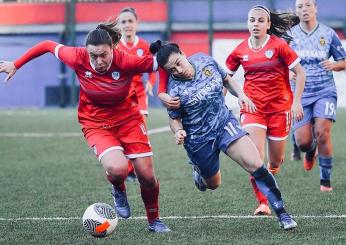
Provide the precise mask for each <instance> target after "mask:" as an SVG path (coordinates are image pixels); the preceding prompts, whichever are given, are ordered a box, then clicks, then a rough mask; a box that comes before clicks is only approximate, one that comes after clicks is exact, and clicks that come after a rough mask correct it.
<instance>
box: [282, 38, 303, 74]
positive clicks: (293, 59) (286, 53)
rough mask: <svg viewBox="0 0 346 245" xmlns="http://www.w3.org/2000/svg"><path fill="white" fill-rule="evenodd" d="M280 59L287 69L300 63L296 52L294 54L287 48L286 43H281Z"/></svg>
mask: <svg viewBox="0 0 346 245" xmlns="http://www.w3.org/2000/svg"><path fill="white" fill-rule="evenodd" d="M280 57H281V58H282V59H283V60H284V61H285V63H286V64H287V66H288V69H292V68H293V67H295V66H296V65H297V64H298V63H299V62H300V58H299V57H298V55H297V54H296V52H294V50H293V49H292V48H290V46H288V43H287V42H286V41H282V44H281V46H280Z"/></svg>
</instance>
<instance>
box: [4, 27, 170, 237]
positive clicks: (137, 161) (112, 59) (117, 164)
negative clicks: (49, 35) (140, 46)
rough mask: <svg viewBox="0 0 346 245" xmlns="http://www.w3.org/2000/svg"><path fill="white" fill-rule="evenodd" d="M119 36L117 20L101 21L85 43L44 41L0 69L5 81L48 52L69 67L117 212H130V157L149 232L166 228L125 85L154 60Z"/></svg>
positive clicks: (147, 145)
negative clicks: (122, 45)
mask: <svg viewBox="0 0 346 245" xmlns="http://www.w3.org/2000/svg"><path fill="white" fill-rule="evenodd" d="M120 37H121V33H120V30H119V29H118V28H117V27H116V22H110V23H103V24H100V25H98V26H97V28H96V29H95V30H92V31H90V32H89V34H88V35H87V38H86V44H85V46H86V47H67V46H64V45H62V44H59V43H56V42H53V41H43V42H40V43H39V44H37V45H35V46H34V47H32V48H31V49H29V50H28V51H27V52H26V53H25V54H24V55H23V56H22V57H20V58H19V59H18V60H16V61H15V62H9V61H1V63H0V72H5V73H8V76H7V77H6V81H8V80H9V79H10V78H11V77H12V76H13V75H14V74H15V73H16V71H17V69H20V68H21V67H22V66H23V65H24V64H26V63H27V62H29V61H30V60H32V59H34V58H36V57H39V56H41V55H43V54H45V53H47V52H50V53H52V54H54V55H55V56H56V57H57V58H58V59H59V60H61V61H62V62H63V63H65V64H67V65H68V66H70V67H71V68H72V69H73V70H74V71H75V73H76V75H77V77H78V79H79V81H80V94H79V106H78V121H79V123H80V124H81V128H82V131H83V133H84V137H85V139H86V141H87V143H88V145H89V147H90V148H91V149H92V150H93V152H94V153H95V155H96V157H97V158H98V160H99V161H100V162H101V164H102V166H103V168H104V169H105V171H106V174H107V176H108V180H109V181H110V182H111V183H112V187H113V191H112V195H113V197H114V200H115V208H116V210H117V213H118V214H119V216H121V217H123V218H129V217H130V215H131V212H130V206H129V204H128V200H127V196H126V188H125V184H124V180H125V178H126V176H127V173H128V162H127V161H128V160H127V158H129V159H131V160H132V161H133V163H134V167H135V170H136V173H137V177H138V181H139V183H140V190H141V196H142V200H143V202H144V206H145V209H146V214H147V220H148V223H149V227H148V229H149V231H152V232H160V233H161V232H169V231H170V229H169V228H168V227H167V226H166V225H165V224H164V223H163V222H162V221H161V220H160V219H159V203H158V197H159V181H158V180H157V178H156V176H155V173H154V169H153V160H152V150H151V146H150V143H149V140H148V136H147V132H146V127H145V124H144V122H143V117H142V115H141V114H140V112H139V109H138V105H137V100H136V97H135V96H136V95H135V93H133V91H131V90H130V86H131V81H132V76H133V75H135V74H138V73H144V72H152V71H153V70H155V69H156V68H155V67H156V66H157V65H156V62H155V60H154V59H153V57H152V56H151V55H145V56H142V57H139V56H134V55H129V54H127V53H126V52H124V51H121V50H119V49H115V47H116V45H117V44H118V42H119V40H120Z"/></svg>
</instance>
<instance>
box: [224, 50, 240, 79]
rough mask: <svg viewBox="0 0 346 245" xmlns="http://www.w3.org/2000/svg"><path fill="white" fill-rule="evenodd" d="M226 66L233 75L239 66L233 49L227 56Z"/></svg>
mask: <svg viewBox="0 0 346 245" xmlns="http://www.w3.org/2000/svg"><path fill="white" fill-rule="evenodd" d="M226 66H227V68H228V69H229V70H230V72H231V74H232V75H233V74H234V73H235V72H236V71H237V70H238V68H239V66H240V60H239V59H238V57H237V54H236V52H235V50H234V51H233V52H232V53H231V54H230V55H229V56H228V57H227V59H226Z"/></svg>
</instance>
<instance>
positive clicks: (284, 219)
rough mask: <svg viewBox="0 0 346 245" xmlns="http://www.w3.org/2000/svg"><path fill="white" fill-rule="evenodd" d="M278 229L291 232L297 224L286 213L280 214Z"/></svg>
mask: <svg viewBox="0 0 346 245" xmlns="http://www.w3.org/2000/svg"><path fill="white" fill-rule="evenodd" d="M279 224H280V227H281V228H283V229H284V230H292V229H293V228H295V227H297V223H296V222H295V221H294V220H293V219H292V217H291V216H290V215H289V214H288V213H282V214H280V217H279Z"/></svg>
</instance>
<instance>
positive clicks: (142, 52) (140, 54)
mask: <svg viewBox="0 0 346 245" xmlns="http://www.w3.org/2000/svg"><path fill="white" fill-rule="evenodd" d="M143 54H144V51H143V49H141V48H139V49H137V55H138V56H142V55H143Z"/></svg>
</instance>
